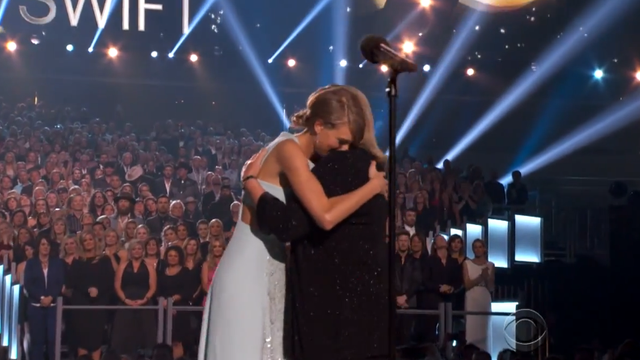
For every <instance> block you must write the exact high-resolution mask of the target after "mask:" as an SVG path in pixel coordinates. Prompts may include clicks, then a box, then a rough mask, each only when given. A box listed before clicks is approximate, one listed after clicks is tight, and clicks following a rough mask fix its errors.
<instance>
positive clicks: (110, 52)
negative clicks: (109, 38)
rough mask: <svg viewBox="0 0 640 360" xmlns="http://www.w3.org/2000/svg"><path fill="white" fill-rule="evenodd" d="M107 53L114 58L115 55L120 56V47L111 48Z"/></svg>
mask: <svg viewBox="0 0 640 360" xmlns="http://www.w3.org/2000/svg"><path fill="white" fill-rule="evenodd" d="M107 54H109V56H110V57H112V58H114V57H116V56H118V49H116V48H109V51H108V52H107Z"/></svg>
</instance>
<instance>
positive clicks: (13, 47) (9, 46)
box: [7, 41, 18, 51]
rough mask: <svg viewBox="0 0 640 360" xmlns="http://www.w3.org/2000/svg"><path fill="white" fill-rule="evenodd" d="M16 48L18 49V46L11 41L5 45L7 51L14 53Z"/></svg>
mask: <svg viewBox="0 0 640 360" xmlns="http://www.w3.org/2000/svg"><path fill="white" fill-rule="evenodd" d="M17 48H18V45H17V44H16V43H15V42H13V41H9V42H8V43H7V50H9V51H16V49H17Z"/></svg>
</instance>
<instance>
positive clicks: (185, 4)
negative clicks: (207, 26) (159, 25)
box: [182, 0, 189, 34]
mask: <svg viewBox="0 0 640 360" xmlns="http://www.w3.org/2000/svg"><path fill="white" fill-rule="evenodd" d="M188 32H189V0H182V33H183V34H186V33H188Z"/></svg>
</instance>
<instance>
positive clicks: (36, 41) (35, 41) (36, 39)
mask: <svg viewBox="0 0 640 360" xmlns="http://www.w3.org/2000/svg"><path fill="white" fill-rule="evenodd" d="M31 43H32V44H33V45H38V44H40V38H39V37H38V36H37V35H33V36H31Z"/></svg>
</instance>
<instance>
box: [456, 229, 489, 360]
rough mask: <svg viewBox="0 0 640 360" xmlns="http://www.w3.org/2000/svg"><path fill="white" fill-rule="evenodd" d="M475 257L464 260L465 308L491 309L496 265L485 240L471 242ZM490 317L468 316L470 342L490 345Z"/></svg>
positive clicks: (472, 309) (485, 348) (484, 347)
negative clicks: (491, 259) (489, 257)
mask: <svg viewBox="0 0 640 360" xmlns="http://www.w3.org/2000/svg"><path fill="white" fill-rule="evenodd" d="M471 246H472V248H473V255H474V258H473V259H467V260H465V262H463V263H462V264H463V274H462V275H463V279H464V287H465V289H466V293H465V302H464V308H465V310H466V311H483V312H490V311H491V292H492V291H493V288H494V281H495V271H494V269H495V265H494V264H493V263H492V262H490V261H488V260H487V247H486V246H485V244H484V241H482V240H480V239H476V240H474V241H473V243H472V244H471ZM488 334H489V317H488V316H485V315H467V316H466V337H467V342H468V343H469V344H474V345H476V346H478V347H479V348H480V349H483V350H490V347H489V335H488Z"/></svg>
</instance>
